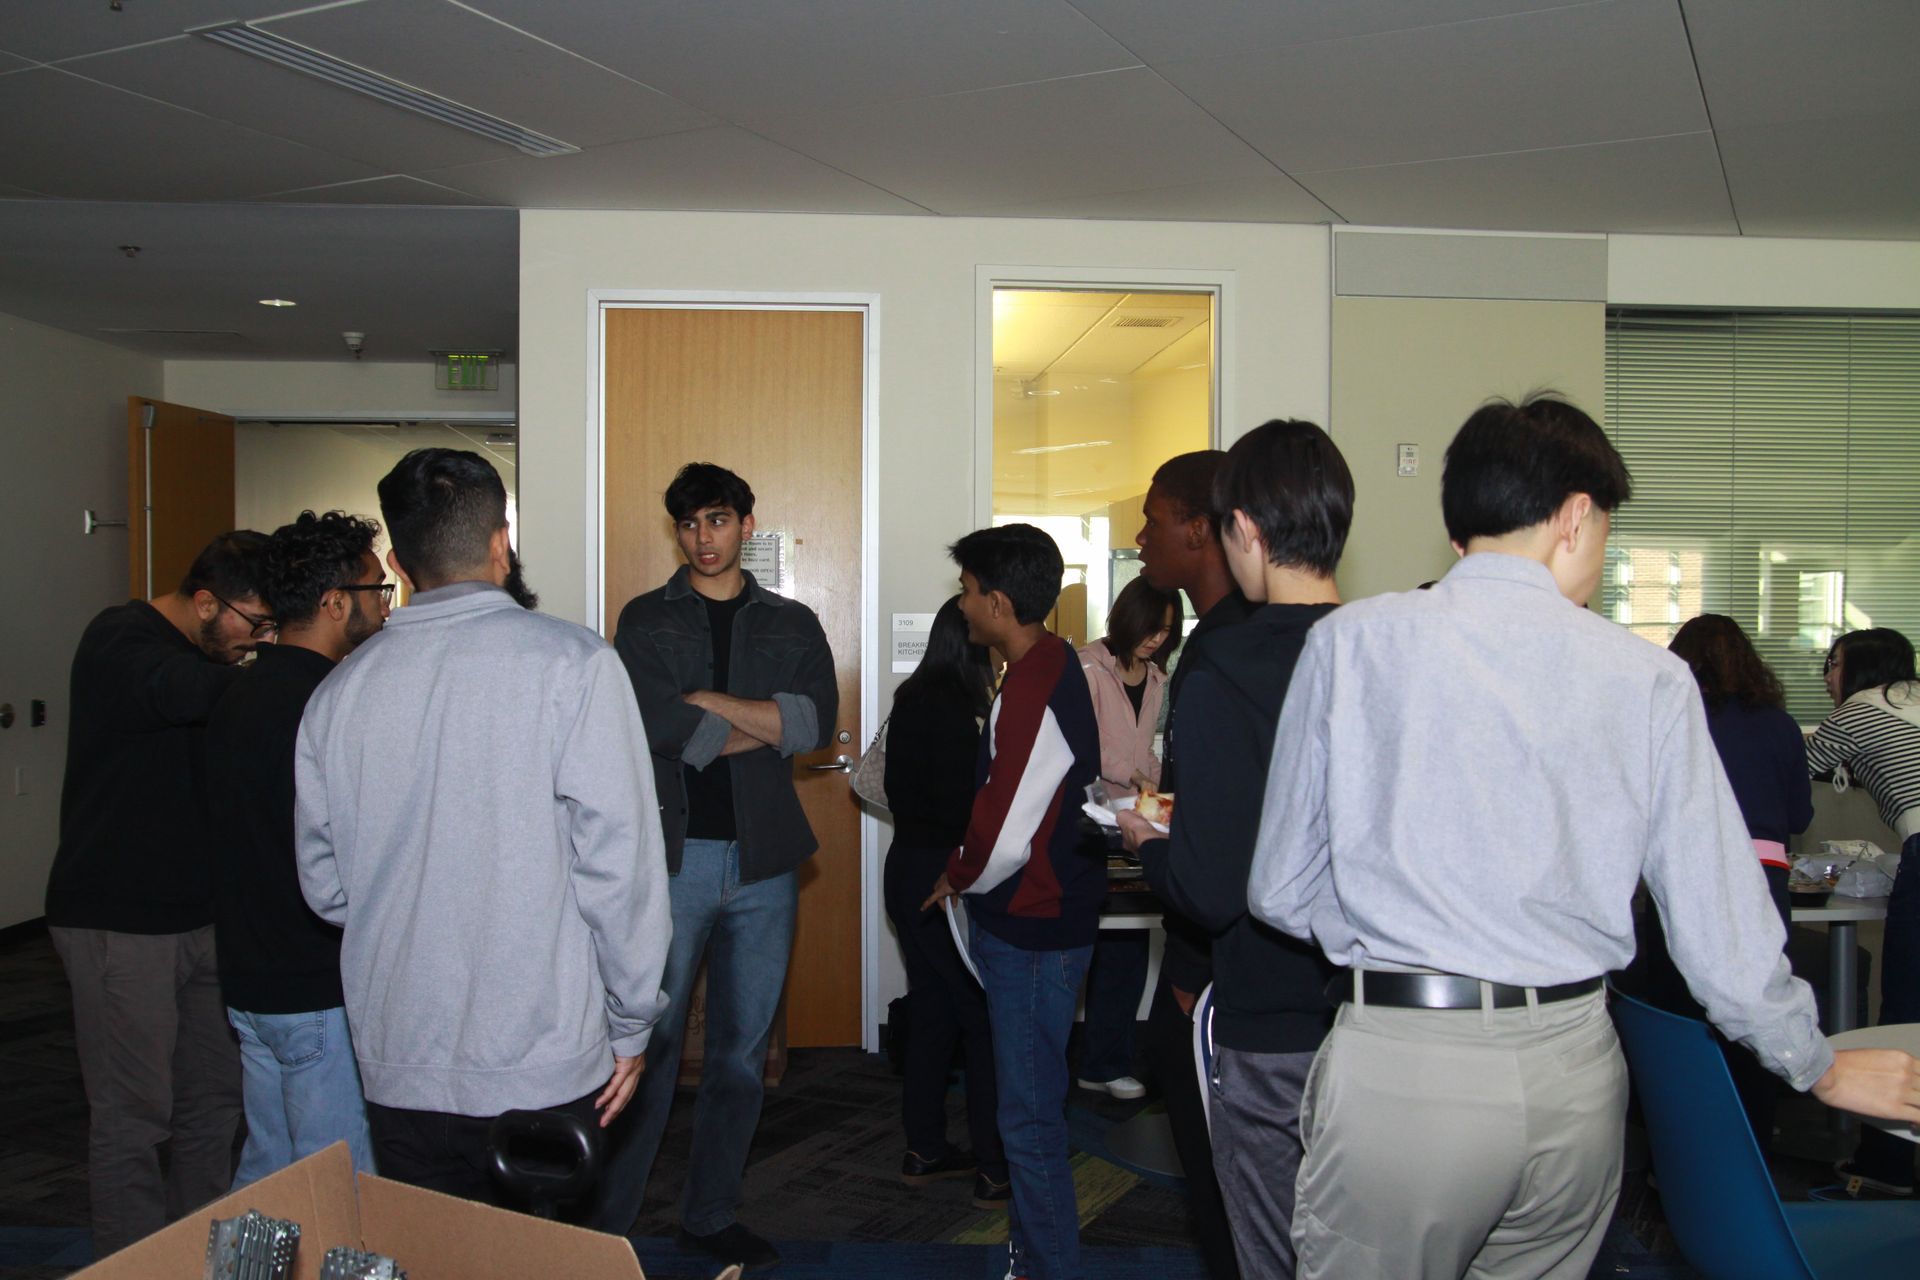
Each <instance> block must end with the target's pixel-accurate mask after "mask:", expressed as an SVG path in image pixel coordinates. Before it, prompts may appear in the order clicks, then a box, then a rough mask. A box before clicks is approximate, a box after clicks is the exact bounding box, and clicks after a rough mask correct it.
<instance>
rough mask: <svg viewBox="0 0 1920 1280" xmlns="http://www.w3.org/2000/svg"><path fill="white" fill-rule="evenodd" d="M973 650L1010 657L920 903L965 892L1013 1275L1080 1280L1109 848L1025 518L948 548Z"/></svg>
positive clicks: (1056, 588)
mask: <svg viewBox="0 0 1920 1280" xmlns="http://www.w3.org/2000/svg"><path fill="white" fill-rule="evenodd" d="M950 551H951V554H952V556H953V559H954V562H955V563H956V564H958V565H959V566H960V612H961V613H962V614H963V615H964V616H965V617H966V619H967V636H968V639H970V640H972V641H973V643H975V644H982V645H990V646H992V647H993V648H995V649H998V650H999V651H1000V652H1001V654H1002V655H1004V656H1005V657H1006V660H1007V670H1006V675H1005V677H1004V678H1003V679H1002V680H1001V683H1000V694H999V696H998V697H996V698H995V699H994V702H993V708H992V710H991V711H989V712H988V713H987V727H986V732H985V733H983V734H982V735H981V738H980V756H981V758H980V770H979V773H980V777H981V783H980V791H979V793H978V794H977V795H976V796H974V799H973V814H972V816H971V818H969V820H968V823H967V838H966V843H965V844H963V845H961V846H960V848H958V849H956V850H955V851H954V852H953V854H952V856H951V857H949V858H948V860H947V869H946V871H945V872H944V873H943V874H942V875H941V877H940V879H939V880H938V881H937V882H935V884H934V888H933V894H932V895H931V896H930V897H929V898H928V899H927V901H926V903H925V904H924V908H923V909H925V908H934V907H937V906H939V905H940V901H941V899H942V898H946V897H951V896H953V895H954V893H955V892H956V891H958V892H960V893H965V894H966V895H968V897H969V899H970V905H969V910H968V916H969V919H970V922H971V925H972V933H971V942H970V945H969V949H970V951H971V953H972V956H973V962H974V967H975V968H977V969H978V970H979V974H980V985H981V986H982V988H984V989H985V991H986V995H987V1019H988V1022H989V1023H990V1024H991V1026H992V1028H993V1061H994V1079H995V1083H996V1084H997V1085H998V1086H999V1090H1000V1133H1001V1137H1002V1138H1003V1139H1004V1140H1005V1143H1006V1149H1007V1169H1008V1172H1009V1174H1010V1175H1011V1177H1012V1181H1013V1203H1012V1205H1011V1207H1010V1208H1009V1209H1008V1219H1007V1228H1008V1234H1009V1235H1010V1237H1011V1241H1010V1246H1009V1248H1010V1253H1011V1260H1010V1265H1009V1266H1008V1268H1007V1275H1008V1276H1009V1277H1011V1278H1013V1280H1079V1277H1080V1276H1081V1275H1082V1272H1081V1270H1080V1215H1079V1210H1078V1207H1077V1205H1076V1203H1075V1199H1074V1191H1073V1170H1072V1168H1071V1167H1070V1166H1069V1165H1068V1163H1067V1161H1068V1157H1069V1154H1070V1151H1069V1148H1068V1145H1067V1036H1068V1033H1070V1032H1071V1031H1072V1030H1073V1014H1074V1007H1075V1005H1076V1004H1077V1003H1078V1001H1079V997H1080V984H1081V982H1082V981H1083V980H1084V979H1085V978H1086V976H1087V965H1088V963H1089V962H1090V961H1091V960H1092V958H1093V942H1094V937H1095V935H1096V934H1097V933H1098V932H1099V928H1100V899H1101V898H1102V897H1104V896H1105V894H1106V891H1107V864H1106V859H1105V858H1104V857H1089V856H1087V855H1086V854H1085V853H1083V852H1081V851H1080V849H1079V847H1078V846H1079V841H1080V831H1079V823H1078V821H1077V819H1078V815H1079V811H1080V806H1081V804H1082V802H1083V801H1084V800H1085V799H1086V788H1087V784H1088V783H1090V782H1092V781H1093V780H1094V779H1095V778H1097V777H1099V776H1100V730H1099V726H1098V725H1097V724H1096V723H1095V721H1094V717H1093V698H1092V695H1091V694H1089V693H1088V692H1087V677H1086V673H1085V672H1083V671H1082V670H1081V669H1080V658H1079V655H1078V654H1076V653H1075V652H1074V651H1073V646H1071V645H1069V644H1068V643H1067V642H1066V641H1065V640H1062V639H1061V638H1060V637H1058V636H1056V635H1054V634H1052V633H1051V632H1049V631H1048V630H1047V626H1046V617H1047V614H1048V613H1049V612H1051V611H1052V609H1053V606H1054V602H1055V600H1057V599H1058V598H1059V595H1060V575H1061V562H1060V548H1059V547H1058V546H1056V545H1054V541H1053V539H1052V538H1049V537H1048V536H1047V535H1046V534H1045V533H1043V532H1042V531H1040V530H1039V529H1037V528H1035V527H1034V526H1032V525H1030V524H1009V525H1001V526H1000V527H998V528H993V529H979V530H976V531H974V532H973V533H970V534H968V535H967V536H966V537H964V538H962V539H960V540H959V541H958V542H956V543H954V544H953V546H952V547H951V548H950Z"/></svg>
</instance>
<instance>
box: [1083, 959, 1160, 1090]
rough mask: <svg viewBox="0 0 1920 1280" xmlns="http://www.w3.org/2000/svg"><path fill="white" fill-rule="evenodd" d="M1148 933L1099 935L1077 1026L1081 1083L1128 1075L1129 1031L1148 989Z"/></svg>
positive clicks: (1130, 1058) (1130, 1069) (1130, 1068)
mask: <svg viewBox="0 0 1920 1280" xmlns="http://www.w3.org/2000/svg"><path fill="white" fill-rule="evenodd" d="M1147 959H1148V956H1147V931H1146V930H1145V929H1123V930H1121V931H1119V932H1117V933H1116V932H1112V931H1106V932H1103V933H1101V935H1100V940H1099V941H1098V942H1095V943H1094V944H1093V965H1092V967H1091V968H1090V969H1089V970H1088V972H1087V1017H1086V1021H1084V1022H1082V1023H1081V1024H1080V1078H1081V1079H1082V1080H1098V1081H1101V1082H1102V1083H1105V1082H1106V1081H1108V1080H1118V1079H1119V1078H1120V1077H1121V1076H1130V1075H1132V1074H1133V1026H1134V1021H1135V1019H1137V1018H1138V1017H1139V1014H1140V996H1141V995H1142V994H1143V993H1144V992H1145V991H1146V989H1147Z"/></svg>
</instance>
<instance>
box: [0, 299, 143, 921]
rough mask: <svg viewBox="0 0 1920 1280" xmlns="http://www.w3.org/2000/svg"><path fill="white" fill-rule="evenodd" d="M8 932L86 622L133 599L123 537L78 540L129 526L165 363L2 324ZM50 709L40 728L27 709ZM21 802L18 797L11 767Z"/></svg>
mask: <svg viewBox="0 0 1920 1280" xmlns="http://www.w3.org/2000/svg"><path fill="white" fill-rule="evenodd" d="M0 387H5V388H6V395H5V397H4V398H0V475H5V476H6V477H7V481H8V484H7V491H6V494H5V496H4V497H0V547H5V548H6V549H7V550H6V554H5V555H0V598H4V599H5V600H6V601H7V602H8V607H7V608H5V609H0V702H10V703H12V704H13V705H14V708H15V709H16V711H17V712H18V714H19V719H18V720H16V721H15V722H14V726H13V727H12V728H11V729H7V730H4V731H0V926H6V925H11V924H18V923H19V922H21V921H23V920H30V919H33V918H34V917H36V916H39V915H40V914H42V908H43V898H44V895H45V892H46V887H47V868H48V867H49V866H50V865H51V864H52V862H53V851H54V848H55V846H56V845H57V844H58V842H59V837H60V779H61V775H62V772H63V769H64V765H65V761H66V749H67V714H68V703H67V675H68V669H69V667H70V666H71V664H72V661H73V648H74V645H75V644H77V643H78V642H79V639H80V632H81V631H82V630H83V629H84V628H85V627H86V624H87V622H88V620H90V619H91V618H92V617H93V615H94V614H96V613H98V612H99V611H100V610H101V609H103V608H105V607H106V606H107V605H110V604H115V603H118V602H120V601H123V600H125V599H126V598H127V554H128V545H127V536H128V535H127V531H126V530H124V529H103V530H101V531H100V532H98V533H95V534H93V535H92V536H91V537H89V536H87V535H86V534H84V533H82V532H81V516H80V513H81V510H82V509H83V508H89V507H90V508H92V509H94V510H95V511H96V512H98V513H99V515H100V516H101V517H102V518H108V519H124V518H126V515H127V502H128V492H127V397H128V396H134V395H137V396H148V397H152V396H158V395H159V394H160V388H161V368H160V362H159V361H158V360H155V359H150V358H147V357H144V356H138V355H134V354H133V353H131V352H127V351H122V350H120V349H119V348H117V347H109V346H106V345H104V344H102V343H98V342H94V341H91V340H90V339H87V338H80V337H75V336H74V335H72V334H69V333H62V332H60V331H58V330H55V329H48V328H44V327H42V326H40V325H37V324H31V323H29V322H27V321H25V320H18V319H15V318H13V317H12V316H5V315H0ZM34 698H42V699H45V701H46V703H47V712H48V719H47V725H46V727H45V728H43V729H32V728H29V727H28V723H27V721H28V717H27V708H28V704H29V703H30V702H31V700H32V699H34ZM16 769H19V770H24V771H25V775H24V776H25V784H26V794H25V795H22V796H16V795H15V794H14V776H15V770H16Z"/></svg>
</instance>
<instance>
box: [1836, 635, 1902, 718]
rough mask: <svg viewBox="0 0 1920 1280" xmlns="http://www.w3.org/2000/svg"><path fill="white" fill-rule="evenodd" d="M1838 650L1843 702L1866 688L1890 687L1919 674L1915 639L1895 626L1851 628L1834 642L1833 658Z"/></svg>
mask: <svg viewBox="0 0 1920 1280" xmlns="http://www.w3.org/2000/svg"><path fill="white" fill-rule="evenodd" d="M1834 654H1838V655H1839V656H1840V701H1842V702H1845V701H1846V700H1847V699H1848V698H1851V697H1852V696H1853V695H1854V694H1856V693H1859V692H1860V691H1861V690H1862V689H1873V688H1879V689H1883V690H1884V689H1889V688H1891V687H1892V686H1894V685H1896V684H1899V683H1900V682H1901V681H1903V680H1912V679H1914V678H1915V676H1914V668H1913V641H1911V640H1909V639H1907V638H1906V637H1905V636H1903V635H1901V634H1900V633H1899V632H1898V631H1895V630H1894V629H1893V628H1892V627H1869V628H1867V629H1866V630H1864V631H1849V632H1847V634H1845V635H1843V636H1841V637H1840V638H1839V639H1838V640H1835V641H1834V642H1833V648H1832V650H1831V651H1830V652H1829V654H1828V660H1829V661H1831V660H1832V657H1833V655H1834Z"/></svg>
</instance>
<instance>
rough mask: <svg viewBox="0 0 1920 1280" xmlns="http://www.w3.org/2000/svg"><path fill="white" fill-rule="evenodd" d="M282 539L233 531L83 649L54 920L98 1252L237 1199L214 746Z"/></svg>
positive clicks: (92, 635) (260, 631) (91, 627)
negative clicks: (84, 1115) (215, 840)
mask: <svg viewBox="0 0 1920 1280" xmlns="http://www.w3.org/2000/svg"><path fill="white" fill-rule="evenodd" d="M266 542H267V539H266V537H265V535H263V534H259V533H255V532H253V531H252V530H239V531H236V532H233V533H223V534H221V535H220V536H219V537H218V538H215V539H214V540H213V541H212V542H211V543H209V544H208V545H207V547H206V549H205V550H203V551H202V552H201V553H200V554H199V556H198V557H197V558H196V559H195V560H194V562H193V565H192V567H191V568H189V569H188V570H187V575H186V577H185V579H183V580H182V581H181V583H180V587H179V589H178V590H176V591H173V592H170V593H169V594H167V595H163V596H160V597H158V598H156V599H154V600H153V601H151V602H149V601H145V600H130V601H128V602H127V603H126V604H120V605H114V606H113V607H111V608H109V609H106V610H103V611H102V612H101V613H100V615H99V616H98V617H96V618H95V619H94V620H93V621H92V622H91V623H89V624H88V625H87V629H86V632H85V633H84V634H83V635H82V636H81V637H80V646H79V648H78V649H77V650H76V651H75V653H74V657H73V678H72V688H71V692H70V695H69V699H70V701H69V706H70V708H71V711H70V716H71V727H70V728H69V731H68V734H67V768H66V780H65V783H64V785H63V786H62V788H61V793H60V847H59V850H58V851H57V852H56V853H55V854H54V859H53V871H52V874H51V875H50V876H49V878H48V881H47V924H48V926H49V932H50V933H51V934H52V937H53V945H54V948H55V949H56V950H57V951H58V952H59V953H60V959H61V962H62V963H63V964H64V965H65V966H66V970H67V980H68V983H69V984H70V985H71V987H72V989H73V1021H74V1040H75V1047H76V1048H77V1049H78V1051H79V1056H80V1073H81V1077H82V1079H83V1080H84V1082H85V1084H86V1090H87V1104H88V1107H89V1109H90V1111H91V1122H90V1130H89V1134H88V1176H89V1179H90V1181H91V1186H92V1193H93V1247H94V1253H95V1255H96V1256H99V1257H105V1256H106V1255H107V1254H109V1253H112V1252H113V1251H114V1250H116V1249H119V1248H120V1247H122V1246H123V1245H128V1244H131V1243H133V1242H134V1241H135V1240H138V1239H139V1238H140V1237H142V1236H144V1235H147V1234H148V1233H149V1232H152V1231H155V1230H158V1229H159V1228H160V1227H162V1226H164V1225H165V1224H166V1223H167V1222H168V1221H169V1220H170V1219H172V1218H176V1217H178V1216H180V1215H181V1214H182V1213H185V1212H186V1211H187V1210H189V1209H191V1208H193V1207H195V1206H196V1205H200V1204H203V1203H205V1202H206V1201H208V1200H211V1199H212V1198H214V1197H215V1196H218V1195H221V1194H223V1193H224V1192H225V1191H226V1189H227V1184H228V1182H229V1180H230V1178H231V1175H232V1171H233V1132H234V1127H235V1125H236V1124H237V1123H238V1121H239V1118H240V1061H239V1055H238V1054H237V1053H236V1052H235V1050H234V1043H233V1034H232V1032H230V1031H229V1030H228V1029H227V1025H226V1009H225V1006H224V1005H223V1004H222V1002H221V998H220V983H219V975H218V973H217V971H216V969H215V965H214V943H213V883H212V868H211V862H210V859H209V858H208V857H207V852H206V850H207V797H206V790H205V784H204V779H203V777H202V768H201V746H202V738H203V737H204V733H205V727H206V723H207V717H208V715H209V714H210V713H211V712H212V710H213V707H214V704H215V703H216V702H218V701H219V700H220V696H221V695H222V694H223V693H225V692H226V691H227V688H228V686H229V685H231V684H232V683H233V679H234V676H235V675H236V674H238V672H237V669H236V667H235V665H234V664H236V663H238V662H239V661H240V659H241V658H242V657H244V656H245V655H246V654H247V652H248V651H250V650H252V649H253V648H254V646H255V645H256V644H258V643H260V642H261V641H262V640H264V639H267V638H269V637H271V635H272V632H273V629H274V621H273V618H272V616H271V615H270V614H269V613H268V612H267V610H266V609H265V608H264V607H263V606H262V605H261V603H260V589H259V583H260V574H261V561H262V558H263V554H264V550H265V547H266ZM163 1144H165V1145H167V1146H168V1147H169V1149H170V1159H169V1161H168V1166H167V1171H166V1173H165V1175H164V1176H163V1175H162V1173H161V1168H160V1148H161V1146H162V1145H163Z"/></svg>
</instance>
